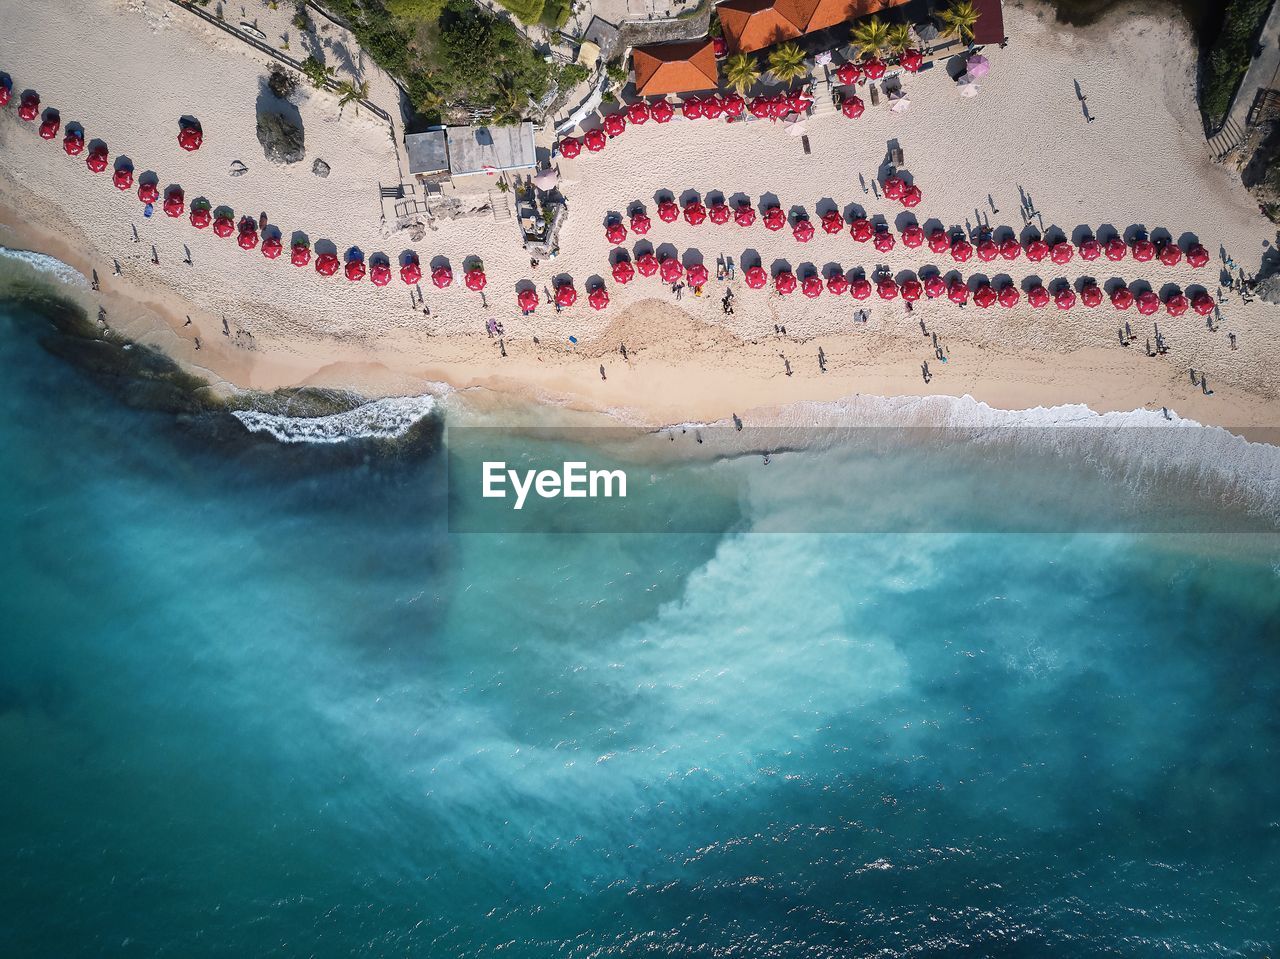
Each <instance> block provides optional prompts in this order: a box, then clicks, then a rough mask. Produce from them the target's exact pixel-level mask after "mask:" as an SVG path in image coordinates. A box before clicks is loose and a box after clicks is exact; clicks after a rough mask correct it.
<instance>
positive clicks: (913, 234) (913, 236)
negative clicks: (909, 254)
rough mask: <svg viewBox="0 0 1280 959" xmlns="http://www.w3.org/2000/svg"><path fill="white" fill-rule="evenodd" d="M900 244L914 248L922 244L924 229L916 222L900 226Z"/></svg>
mask: <svg viewBox="0 0 1280 959" xmlns="http://www.w3.org/2000/svg"><path fill="white" fill-rule="evenodd" d="M902 245H903V246H905V247H910V248H911V249H913V250H915V249H918V248H919V247H921V246H924V229H923V228H922V227H921V226H920V225H919V224H917V223H909V224H908V225H907V226H905V227H903V228H902Z"/></svg>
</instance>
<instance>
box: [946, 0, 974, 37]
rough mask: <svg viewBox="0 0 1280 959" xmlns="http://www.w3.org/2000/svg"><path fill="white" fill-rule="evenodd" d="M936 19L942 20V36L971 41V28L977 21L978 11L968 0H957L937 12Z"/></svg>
mask: <svg viewBox="0 0 1280 959" xmlns="http://www.w3.org/2000/svg"><path fill="white" fill-rule="evenodd" d="M938 19H939V20H941V21H942V35H943V36H944V37H959V38H960V39H961V40H962V41H963V42H965V43H973V28H974V27H975V26H976V25H977V23H978V11H977V10H975V9H974V8H973V4H972V3H970V2H969V0H957V2H956V3H953V4H952V5H951V6H949V7H947V9H945V10H943V11H942V13H940V14H938Z"/></svg>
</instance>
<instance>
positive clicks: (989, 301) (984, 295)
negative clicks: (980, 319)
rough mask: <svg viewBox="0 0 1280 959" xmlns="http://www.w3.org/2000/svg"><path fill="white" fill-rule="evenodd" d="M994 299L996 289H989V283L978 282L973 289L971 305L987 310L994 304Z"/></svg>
mask: <svg viewBox="0 0 1280 959" xmlns="http://www.w3.org/2000/svg"><path fill="white" fill-rule="evenodd" d="M996 299H997V296H996V291H995V290H993V289H991V284H990V283H980V284H978V288H977V289H976V290H974V291H973V305H974V306H976V307H978V308H979V309H982V310H989V309H990V308H991V307H993V306H995V303H996Z"/></svg>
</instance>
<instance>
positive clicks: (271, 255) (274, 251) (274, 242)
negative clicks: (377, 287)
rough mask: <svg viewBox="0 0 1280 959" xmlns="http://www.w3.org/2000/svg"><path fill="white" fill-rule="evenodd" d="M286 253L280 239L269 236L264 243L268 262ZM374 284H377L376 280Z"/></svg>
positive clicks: (263, 251)
mask: <svg viewBox="0 0 1280 959" xmlns="http://www.w3.org/2000/svg"><path fill="white" fill-rule="evenodd" d="M283 252H284V244H283V243H281V242H280V237H278V236H269V237H267V238H266V239H265V240H263V241H262V255H263V256H265V257H266V258H267V259H268V260H274V259H275V258H276V257H278V256H279V255H280V254H281V253H283ZM387 275H388V276H390V275H391V271H390V270H388V271H387ZM374 282H377V281H376V280H375V281H374Z"/></svg>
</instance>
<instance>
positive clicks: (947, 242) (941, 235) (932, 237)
mask: <svg viewBox="0 0 1280 959" xmlns="http://www.w3.org/2000/svg"><path fill="white" fill-rule="evenodd" d="M929 249H930V250H932V251H933V252H934V253H946V252H947V251H948V250H950V249H951V237H949V236H947V231H946V230H944V229H942V227H936V228H935V229H934V231H933V232H932V233H930V234H929Z"/></svg>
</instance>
